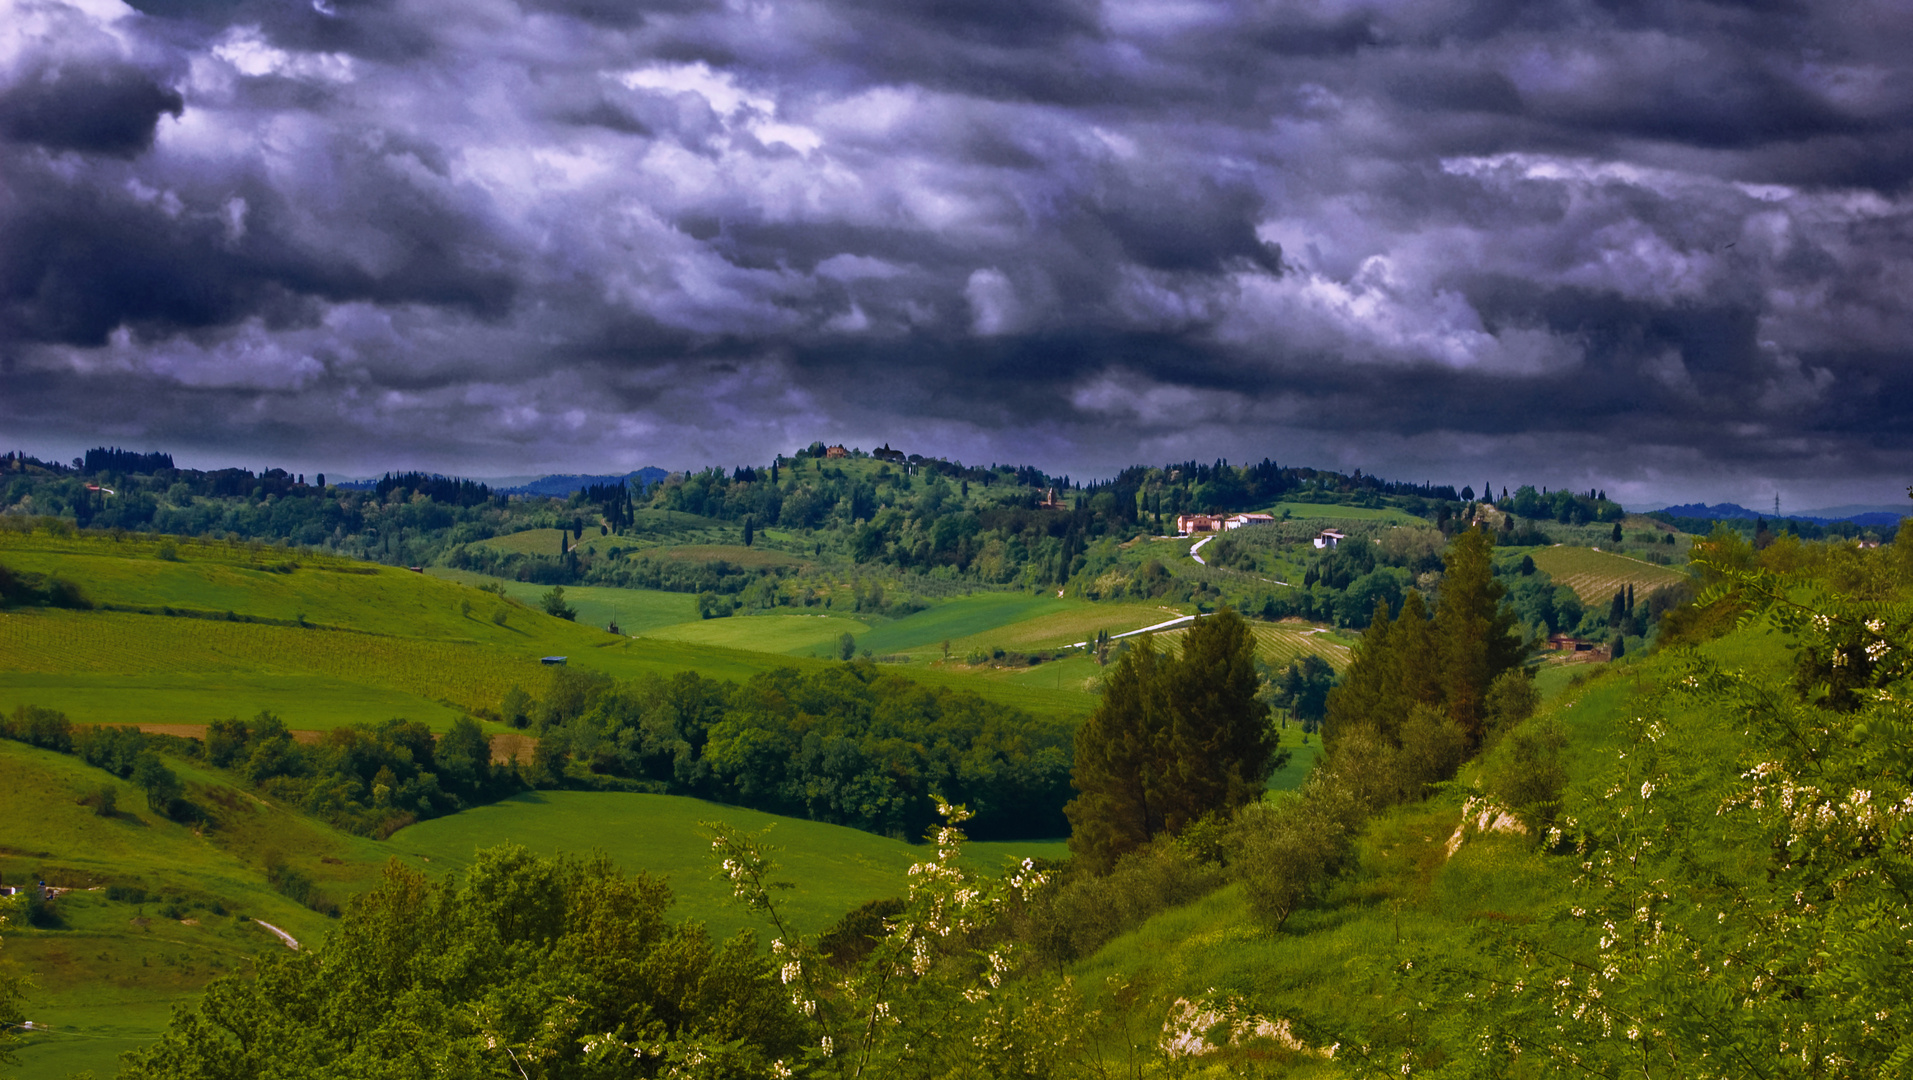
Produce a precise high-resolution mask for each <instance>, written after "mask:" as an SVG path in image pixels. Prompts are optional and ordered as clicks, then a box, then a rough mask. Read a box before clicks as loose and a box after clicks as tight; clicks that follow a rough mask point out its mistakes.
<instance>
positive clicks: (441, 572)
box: [426, 566, 697, 635]
mask: <svg viewBox="0 0 1913 1080" xmlns="http://www.w3.org/2000/svg"><path fill="white" fill-rule="evenodd" d="M426 573H428V574H430V575H432V576H433V577H436V578H442V579H444V580H446V581H454V582H457V583H458V584H460V585H470V586H473V587H478V586H487V585H489V586H495V587H497V588H501V589H504V590H505V595H506V596H509V597H511V598H512V599H514V600H517V601H519V602H520V603H522V604H525V605H527V606H529V607H534V608H535V607H537V606H538V604H539V602H540V599H541V598H542V597H543V596H544V595H545V594H546V593H547V592H550V591H551V586H549V585H534V584H532V583H531V582H528V581H503V580H500V579H499V578H495V577H489V576H487V575H485V574H475V573H473V572H471V571H470V570H451V569H446V568H444V567H437V566H435V567H432V568H431V569H430V570H427V571H426ZM565 603H567V604H570V605H571V606H572V607H573V608H575V609H577V612H578V622H579V623H581V624H582V625H585V626H593V627H602V626H607V625H609V624H611V623H617V624H618V629H619V630H620V631H622V632H623V633H625V634H628V635H639V634H643V633H645V632H647V631H650V630H655V629H657V628H658V627H661V626H674V625H676V624H678V623H682V622H690V621H692V620H695V619H696V618H697V597H695V596H693V595H691V594H690V593H675V592H660V591H658V590H656V589H614V588H606V587H604V586H601V585H567V586H565Z"/></svg>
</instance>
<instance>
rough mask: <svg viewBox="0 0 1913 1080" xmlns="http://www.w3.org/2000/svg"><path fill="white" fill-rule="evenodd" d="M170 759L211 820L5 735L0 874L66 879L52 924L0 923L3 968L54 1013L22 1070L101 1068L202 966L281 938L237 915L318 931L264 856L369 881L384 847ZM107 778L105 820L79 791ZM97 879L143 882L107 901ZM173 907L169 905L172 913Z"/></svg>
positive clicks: (324, 883)
mask: <svg viewBox="0 0 1913 1080" xmlns="http://www.w3.org/2000/svg"><path fill="white" fill-rule="evenodd" d="M167 763H168V765H170V766H171V767H172V768H173V769H174V770H175V771H176V772H177V773H178V774H179V775H180V778H181V779H182V780H184V781H185V782H186V786H187V795H188V797H189V798H190V799H192V800H193V801H194V802H196V803H198V804H199V805H201V806H203V807H205V808H206V809H207V810H209V811H210V812H211V813H212V815H213V817H214V822H215V823H214V825H213V826H212V827H210V828H206V829H202V830H197V831H196V830H194V829H191V828H188V827H187V826H184V825H181V824H178V823H176V822H174V821H171V820H169V819H167V818H165V817H162V816H160V815H157V814H154V813H151V812H149V811H148V810H147V809H146V805H145V800H144V797H143V796H142V795H141V794H140V792H139V790H138V789H137V788H135V787H134V786H133V785H132V784H130V783H127V782H124V781H120V780H117V779H115V778H114V777H112V776H111V775H110V774H108V773H106V772H104V771H102V770H99V769H94V768H91V767H89V766H87V765H86V764H84V763H83V762H81V761H79V760H78V759H76V758H73V757H70V756H67V755H61V754H55V753H52V752H50V751H45V750H38V749H34V748H32V747H27V746H23V745H21V744H19V743H13V742H0V791H5V792H6V793H7V798H6V805H7V815H8V828H7V831H6V834H5V836H4V837H0V876H4V878H5V880H6V881H7V882H8V883H10V884H20V883H25V882H30V881H35V880H42V879H44V880H45V881H46V882H47V883H48V884H50V885H55V886H62V887H67V888H70V889H72V890H73V891H71V892H68V893H66V894H64V895H62V896H60V897H58V898H56V900H55V902H54V910H55V912H56V913H57V916H58V923H57V925H55V926H53V927H50V928H44V929H41V928H32V927H22V926H10V927H8V928H7V930H6V931H5V937H6V943H5V947H4V949H0V970H6V971H8V972H10V973H24V974H28V975H30V976H31V978H32V980H33V986H32V987H31V989H30V990H29V992H28V995H27V999H26V1003H25V1004H26V1015H27V1018H28V1019H30V1020H33V1021H35V1023H36V1025H38V1024H45V1025H49V1026H50V1027H51V1031H50V1032H47V1033H42V1034H37V1035H35V1036H34V1037H33V1038H31V1039H29V1041H28V1043H27V1045H26V1047H25V1048H24V1049H23V1051H22V1053H21V1062H22V1069H21V1073H20V1075H23V1076H29V1077H64V1076H66V1075H68V1074H69V1073H71V1072H75V1071H79V1070H84V1069H90V1070H92V1071H93V1072H95V1073H96V1074H97V1075H100V1076H107V1075H110V1074H111V1073H112V1071H113V1067H114V1066H113V1062H114V1058H115V1057H116V1056H117V1055H118V1054H120V1053H122V1052H124V1051H126V1050H129V1049H132V1048H133V1047H134V1046H136V1045H138V1044H140V1043H143V1042H148V1041H151V1040H152V1039H154V1038H157V1037H158V1035H159V1034H160V1033H161V1032H162V1031H163V1030H164V1029H165V1027H166V1025H167V1023H168V1021H169V1020H170V1017H171V1012H172V1009H173V1007H174V1006H176V1005H183V1004H187V1003H190V1002H191V1001H193V1000H194V999H196V997H197V996H198V993H199V991H200V990H201V989H202V988H203V987H204V985H205V984H206V982H207V981H208V980H210V979H211V978H213V977H215V976H217V975H220V974H224V973H226V972H229V971H233V970H238V969H243V967H244V965H245V963H246V961H247V958H248V957H251V956H254V955H257V954H259V953H261V952H265V951H270V950H274V949H280V948H284V945H283V944H281V943H280V941H279V940H278V939H277V938H276V937H274V936H272V935H271V934H270V933H269V932H268V931H266V930H264V929H262V928H261V927H259V926H258V925H256V924H255V923H253V922H249V921H242V919H241V918H240V917H241V916H247V917H250V918H251V919H260V920H265V921H267V922H270V923H272V924H274V925H276V926H278V927H280V928H282V929H284V930H285V931H287V932H288V933H290V934H292V935H293V936H294V937H295V938H298V939H299V940H300V941H302V942H305V941H314V940H317V939H319V938H322V937H323V936H324V934H325V933H326V932H327V929H328V927H329V925H330V923H329V920H327V919H326V918H325V917H323V916H321V915H318V914H316V913H314V912H312V911H310V910H308V909H306V908H304V907H301V906H299V905H297V904H295V903H293V902H292V901H290V900H288V899H286V898H285V897H283V896H281V895H279V894H278V893H277V892H275V891H273V890H272V889H271V888H270V887H269V886H268V885H267V882H266V880H265V876H264V874H263V872H262V871H263V866H264V863H265V860H266V859H267V857H269V856H270V857H275V858H277V859H280V860H283V861H284V862H285V863H286V865H288V866H291V867H293V868H295V869H297V870H298V871H299V872H301V873H303V874H305V875H306V876H307V877H308V878H310V879H311V880H313V881H314V882H316V883H318V884H319V885H320V887H321V888H322V889H323V890H324V891H325V892H326V893H327V894H328V895H329V896H332V897H334V898H336V899H340V900H343V899H344V897H345V896H346V895H348V894H350V893H351V892H354V891H357V890H358V889H360V888H363V887H364V886H365V885H366V884H368V883H370V881H371V880H373V878H374V877H375V876H376V874H377V872H378V867H379V866H380V865H381V864H382V863H383V862H384V860H385V858H386V857H387V853H386V852H384V851H382V850H379V849H378V848H377V847H376V845H374V843H373V842H372V841H369V840H363V839H360V838H357V837H351V836H347V835H345V834H343V833H339V832H337V831H336V830H332V829H329V828H327V827H325V826H323V825H319V824H317V823H316V822H313V821H311V820H310V819H308V818H305V817H303V816H302V815H299V814H296V813H294V812H291V811H288V810H286V809H284V808H283V807H280V806H278V805H276V804H275V803H273V802H272V801H271V800H269V799H266V798H264V797H261V796H259V795H257V794H255V793H252V792H247V791H241V790H240V789H237V788H234V787H232V786H230V785H229V784H228V783H226V781H225V780H224V779H223V778H221V777H220V776H218V775H217V774H211V773H207V772H205V771H203V770H201V769H199V768H196V767H195V766H193V765H192V764H191V763H189V762H184V761H179V760H176V759H169V760H168V762H167ZM107 785H110V786H112V787H113V788H114V790H115V792H116V795H117V803H118V812H117V813H116V814H115V815H114V816H113V817H111V818H105V817H100V816H98V815H96V814H95V813H94V812H93V810H92V809H91V808H90V807H88V806H84V805H81V802H80V800H81V799H82V798H83V797H85V796H88V795H93V794H96V793H97V792H98V791H99V789H100V788H101V787H102V786H107ZM107 886H121V887H127V886H131V887H135V888H138V889H142V890H144V891H146V892H147V893H149V894H152V895H151V898H149V899H147V900H145V901H144V902H131V901H114V900H109V899H107V896H106V892H105V888H106V887H107ZM170 905H178V910H177V911H172V912H170V913H168V912H167V911H166V909H167V908H168V907H169V906H170ZM187 919H190V920H193V921H192V922H190V923H189V922H185V921H182V920H187Z"/></svg>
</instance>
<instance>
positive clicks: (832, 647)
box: [645, 608, 870, 656]
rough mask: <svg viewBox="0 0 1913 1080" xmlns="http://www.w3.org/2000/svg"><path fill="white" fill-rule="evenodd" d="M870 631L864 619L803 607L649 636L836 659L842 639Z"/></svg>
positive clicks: (701, 623)
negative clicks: (849, 635) (833, 657)
mask: <svg viewBox="0 0 1913 1080" xmlns="http://www.w3.org/2000/svg"><path fill="white" fill-rule="evenodd" d="M868 629H870V624H868V623H866V622H864V621H862V620H860V619H855V618H851V617H849V616H846V615H832V614H830V613H829V612H827V611H823V610H821V609H813V610H804V609H802V608H799V609H796V610H791V609H778V610H775V611H766V612H763V613H761V614H756V615H733V616H731V617H729V618H725V619H703V620H699V621H697V622H685V623H679V624H677V625H676V626H661V627H657V628H655V629H653V630H651V631H649V632H648V633H647V634H646V635H645V636H647V637H654V638H660V639H663V640H666V641H688V642H697V643H699V644H705V645H721V646H724V647H726V648H731V649H749V650H752V651H755V652H766V653H787V654H791V655H798V656H810V655H812V654H815V655H818V656H836V655H837V640H838V638H840V637H842V636H843V635H845V634H852V635H856V634H860V633H862V632H864V631H866V630H868Z"/></svg>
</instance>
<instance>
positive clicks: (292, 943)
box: [253, 919, 299, 952]
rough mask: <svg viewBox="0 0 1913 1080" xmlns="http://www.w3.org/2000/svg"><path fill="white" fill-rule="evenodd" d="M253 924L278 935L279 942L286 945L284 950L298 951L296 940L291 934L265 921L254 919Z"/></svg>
mask: <svg viewBox="0 0 1913 1080" xmlns="http://www.w3.org/2000/svg"><path fill="white" fill-rule="evenodd" d="M253 922H256V923H258V924H259V925H260V926H263V927H265V928H266V929H268V930H270V931H272V932H273V933H275V934H278V935H279V938H280V940H282V941H284V942H285V943H286V948H288V949H291V950H293V951H294V952H297V951H298V949H299V939H298V938H295V937H293V936H292V935H291V934H288V933H286V932H285V931H284V930H281V929H279V928H278V927H276V926H274V925H272V924H271V923H269V922H267V921H265V920H264V919H254V920H253Z"/></svg>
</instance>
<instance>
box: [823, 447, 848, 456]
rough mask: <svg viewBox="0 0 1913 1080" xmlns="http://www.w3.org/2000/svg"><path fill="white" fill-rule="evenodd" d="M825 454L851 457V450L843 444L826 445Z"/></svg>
mask: <svg viewBox="0 0 1913 1080" xmlns="http://www.w3.org/2000/svg"><path fill="white" fill-rule="evenodd" d="M824 456H825V457H827V458H836V457H849V456H850V451H848V450H846V449H844V448H843V447H841V446H826V447H824Z"/></svg>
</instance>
